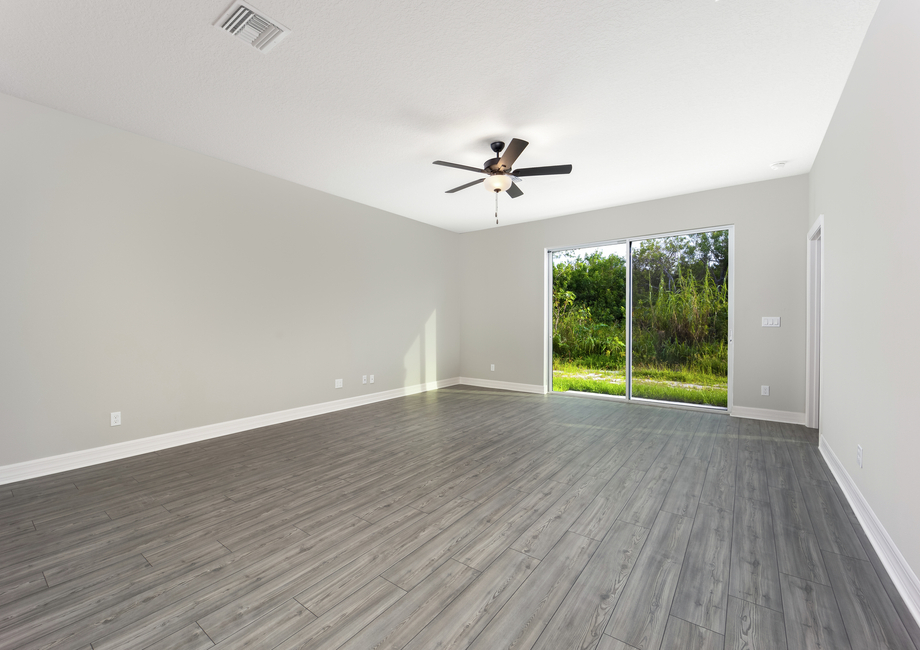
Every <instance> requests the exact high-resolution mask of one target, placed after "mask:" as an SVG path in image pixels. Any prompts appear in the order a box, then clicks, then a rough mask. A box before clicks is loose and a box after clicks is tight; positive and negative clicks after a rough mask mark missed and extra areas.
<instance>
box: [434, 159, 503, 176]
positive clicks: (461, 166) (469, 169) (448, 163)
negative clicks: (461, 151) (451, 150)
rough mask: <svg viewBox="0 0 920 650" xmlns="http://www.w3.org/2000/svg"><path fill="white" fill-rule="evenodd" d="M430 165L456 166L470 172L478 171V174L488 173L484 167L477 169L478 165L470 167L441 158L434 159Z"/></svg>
mask: <svg viewBox="0 0 920 650" xmlns="http://www.w3.org/2000/svg"><path fill="white" fill-rule="evenodd" d="M431 164H432V165H443V166H444V167H456V168H457V169H465V170H467V171H471V172H478V173H480V174H488V173H489V172H487V171H486V170H484V169H479V168H478V167H470V166H469V165H458V164H457V163H452V162H444V161H443V160H435V161H434V162H433V163H431Z"/></svg>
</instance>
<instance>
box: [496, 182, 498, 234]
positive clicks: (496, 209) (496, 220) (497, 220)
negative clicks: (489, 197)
mask: <svg viewBox="0 0 920 650" xmlns="http://www.w3.org/2000/svg"><path fill="white" fill-rule="evenodd" d="M495 225H496V226H497V225H498V190H496V191H495Z"/></svg>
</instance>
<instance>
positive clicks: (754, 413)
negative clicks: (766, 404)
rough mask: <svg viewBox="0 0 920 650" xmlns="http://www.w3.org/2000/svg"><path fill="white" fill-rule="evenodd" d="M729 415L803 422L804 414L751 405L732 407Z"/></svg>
mask: <svg viewBox="0 0 920 650" xmlns="http://www.w3.org/2000/svg"><path fill="white" fill-rule="evenodd" d="M730 415H731V416H732V417H733V418H747V419H749V420H766V421H768V422H785V423H786V424H805V414H804V413H797V412H796V411H774V410H773V409H758V408H753V407H751V406H735V407H733V408H732V410H731V413H730Z"/></svg>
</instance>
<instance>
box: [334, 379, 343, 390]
mask: <svg viewBox="0 0 920 650" xmlns="http://www.w3.org/2000/svg"><path fill="white" fill-rule="evenodd" d="M335 387H336V388H341V387H342V380H341V379H336V380H335Z"/></svg>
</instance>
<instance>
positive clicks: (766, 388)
mask: <svg viewBox="0 0 920 650" xmlns="http://www.w3.org/2000/svg"><path fill="white" fill-rule="evenodd" d="M760 394H761V395H769V394H770V387H769V386H761V387H760Z"/></svg>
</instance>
